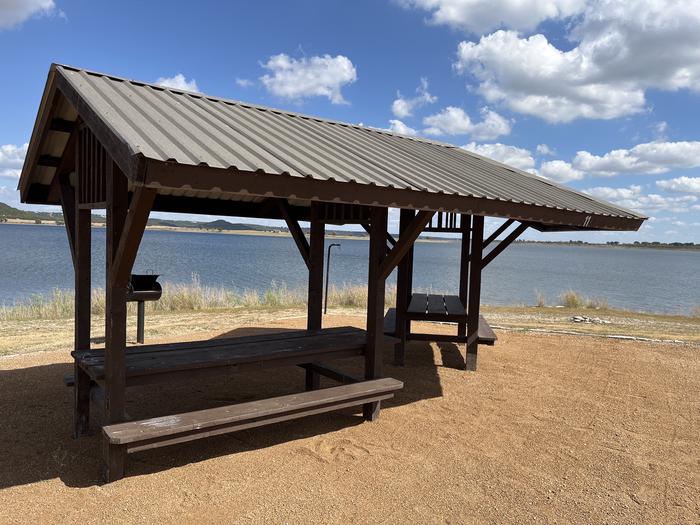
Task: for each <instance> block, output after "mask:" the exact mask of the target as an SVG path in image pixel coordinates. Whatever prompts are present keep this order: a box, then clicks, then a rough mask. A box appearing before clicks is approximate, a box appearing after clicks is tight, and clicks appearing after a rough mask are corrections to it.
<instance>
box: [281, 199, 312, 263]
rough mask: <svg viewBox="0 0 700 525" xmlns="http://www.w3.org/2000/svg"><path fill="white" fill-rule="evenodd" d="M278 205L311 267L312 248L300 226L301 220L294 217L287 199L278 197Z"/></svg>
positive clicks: (306, 261)
mask: <svg viewBox="0 0 700 525" xmlns="http://www.w3.org/2000/svg"><path fill="white" fill-rule="evenodd" d="M277 206H278V207H279V210H280V213H281V214H282V218H283V219H284V222H286V223H287V228H289V233H291V234H292V238H293V239H294V242H295V243H296V245H297V248H299V253H300V254H301V258H302V259H304V263H305V264H306V267H307V268H311V248H310V246H309V241H308V240H307V239H306V235H304V231H303V230H302V229H301V226H299V221H297V220H296V219H294V218H293V217H292V214H291V210H290V209H289V202H287V199H278V200H277Z"/></svg>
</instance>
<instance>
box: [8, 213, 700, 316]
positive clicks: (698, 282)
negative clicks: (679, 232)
mask: <svg viewBox="0 0 700 525" xmlns="http://www.w3.org/2000/svg"><path fill="white" fill-rule="evenodd" d="M335 242H340V243H341V244H342V247H341V249H340V250H339V251H337V248H334V251H333V255H332V261H331V275H330V278H331V282H332V283H335V284H343V283H348V284H365V283H366V276H367V248H368V243H367V242H366V241H363V240H341V241H335ZM0 247H1V249H0V303H4V304H8V303H9V304H11V303H13V302H14V301H17V300H21V299H24V298H27V297H29V296H31V295H32V294H45V293H49V292H51V291H52V290H53V289H54V288H65V289H70V288H72V286H73V275H72V271H73V270H72V266H71V263H70V255H69V250H68V243H67V240H66V234H65V231H64V230H63V228H58V227H48V226H33V225H31V226H25V225H7V224H4V225H0ZM104 266H105V264H104V230H103V229H94V230H93V281H94V285H95V286H100V287H103V286H104V284H103V283H104ZM699 269H700V252H692V251H670V250H651V249H619V248H618V249H615V248H603V247H576V246H553V245H549V246H546V245H531V244H522V245H517V244H516V245H512V246H510V247H509V248H508V249H507V250H505V251H504V252H503V253H502V254H501V255H499V256H498V257H497V258H496V259H495V260H494V262H493V263H491V264H490V265H489V267H488V268H487V269H486V270H485V271H484V276H483V289H482V290H483V291H482V297H483V302H484V303H487V304H497V305H509V304H533V303H534V302H535V296H536V292H538V291H539V292H541V293H543V294H544V295H545V296H546V297H547V299H548V302H551V303H552V304H555V301H556V299H557V297H558V296H559V294H561V293H562V292H563V291H566V290H569V289H573V290H576V291H579V292H581V293H583V294H584V295H587V296H593V297H601V298H605V299H607V300H608V302H609V304H610V305H611V306H615V307H621V308H629V309H635V310H646V311H657V312H671V313H678V312H685V313H687V312H688V311H689V310H690V309H691V308H692V307H694V306H697V305H700V277H699V276H698V270H699ZM149 270H152V271H153V272H154V273H159V274H162V275H163V277H162V278H161V281H170V282H188V281H190V280H191V278H192V272H196V273H198V274H199V276H200V279H201V281H202V283H203V284H206V285H211V286H224V287H227V288H232V289H236V290H244V289H263V288H266V287H269V286H270V285H271V284H273V283H277V284H286V285H287V286H288V287H290V288H299V287H305V286H306V278H307V274H306V268H305V266H304V264H303V262H302V260H301V258H300V256H299V254H298V252H297V249H296V246H295V245H294V242H293V241H292V240H291V238H286V237H258V236H244V235H216V234H207V233H175V232H165V231H148V232H146V234H145V236H144V240H143V243H142V245H141V250H140V253H139V257H138V259H137V261H136V265H135V272H147V271H149ZM458 271H459V243H457V242H447V243H419V244H417V245H416V259H415V273H414V283H415V284H414V286H415V288H416V289H417V290H418V289H422V290H428V289H432V290H433V291H444V292H449V293H456V292H457V286H458V282H459V276H458ZM393 278H394V276H392V277H391V280H393Z"/></svg>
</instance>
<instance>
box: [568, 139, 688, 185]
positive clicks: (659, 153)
mask: <svg viewBox="0 0 700 525" xmlns="http://www.w3.org/2000/svg"><path fill="white" fill-rule="evenodd" d="M573 166H574V167H575V168H576V169H579V170H581V171H585V172H586V173H588V174H589V175H594V176H601V177H612V176H615V175H619V174H621V173H638V174H652V175H654V174H659V173H666V172H668V171H670V170H672V169H678V168H695V167H698V166H700V141H695V142H647V143H644V144H637V145H636V146H634V147H633V148H632V149H617V150H613V151H610V152H609V153H606V154H605V155H602V156H599V155H593V154H591V153H589V152H587V151H579V152H578V153H576V156H575V157H574V160H573Z"/></svg>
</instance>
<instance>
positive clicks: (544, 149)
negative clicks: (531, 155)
mask: <svg viewBox="0 0 700 525" xmlns="http://www.w3.org/2000/svg"><path fill="white" fill-rule="evenodd" d="M537 154H538V155H556V154H557V152H556V151H554V150H553V149H552V148H550V147H549V146H547V144H538V145H537Z"/></svg>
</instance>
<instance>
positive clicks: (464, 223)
mask: <svg viewBox="0 0 700 525" xmlns="http://www.w3.org/2000/svg"><path fill="white" fill-rule="evenodd" d="M471 227H472V216H471V215H466V214H462V215H461V216H460V218H459V229H460V230H461V231H462V250H461V252H460V259H459V300H460V301H462V306H464V309H465V310H466V308H467V299H468V294H469V241H470V234H471ZM466 333H467V324H466V323H459V324H458V325H457V335H458V336H460V337H464V336H465V335H466Z"/></svg>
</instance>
